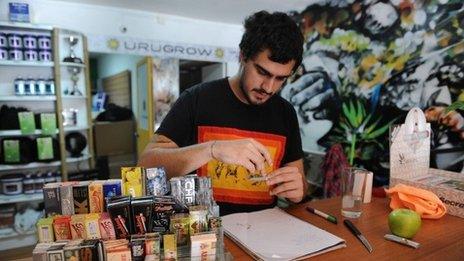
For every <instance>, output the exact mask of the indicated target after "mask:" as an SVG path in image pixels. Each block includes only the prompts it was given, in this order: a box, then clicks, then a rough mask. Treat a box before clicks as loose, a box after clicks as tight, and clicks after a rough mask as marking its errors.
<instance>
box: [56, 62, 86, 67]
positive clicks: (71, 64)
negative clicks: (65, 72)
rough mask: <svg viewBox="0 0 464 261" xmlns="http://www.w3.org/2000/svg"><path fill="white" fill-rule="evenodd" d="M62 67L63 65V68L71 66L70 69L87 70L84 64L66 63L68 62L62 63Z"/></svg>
mask: <svg viewBox="0 0 464 261" xmlns="http://www.w3.org/2000/svg"><path fill="white" fill-rule="evenodd" d="M60 65H61V66H70V67H81V68H85V64H83V63H66V62H61V63H60Z"/></svg>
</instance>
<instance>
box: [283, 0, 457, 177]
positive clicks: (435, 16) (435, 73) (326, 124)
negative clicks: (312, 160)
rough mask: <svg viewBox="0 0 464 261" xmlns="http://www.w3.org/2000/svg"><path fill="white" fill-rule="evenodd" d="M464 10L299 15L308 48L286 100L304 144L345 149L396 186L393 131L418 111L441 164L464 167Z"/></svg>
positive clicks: (353, 8)
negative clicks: (460, 103)
mask: <svg viewBox="0 0 464 261" xmlns="http://www.w3.org/2000/svg"><path fill="white" fill-rule="evenodd" d="M463 8H464V4H463V3H462V1H460V0H422V1H419V0H390V1H374V0H364V1H354V0H325V1H320V2H318V3H317V4H312V5H309V6H308V7H307V8H306V9H305V10H304V11H302V12H291V15H292V17H294V19H295V20H296V21H297V22H298V23H299V25H300V27H301V28H302V30H303V32H304V35H305V38H306V43H305V53H304V58H303V63H302V66H301V67H300V68H299V69H298V71H297V73H296V75H295V76H294V77H293V78H292V79H289V81H288V83H287V84H286V86H285V87H284V88H283V89H282V92H281V95H282V96H283V97H285V98H286V99H288V100H289V101H290V102H291V103H292V104H293V105H294V107H295V109H296V111H297V114H298V117H299V121H300V126H301V135H302V139H303V147H304V148H305V150H307V151H323V150H325V149H327V148H328V147H329V146H330V145H331V144H334V143H342V145H343V147H344V150H345V152H346V155H347V156H348V158H351V161H352V162H353V163H354V164H355V165H358V166H364V167H366V168H368V169H370V170H373V171H375V173H376V180H377V182H381V183H386V182H387V180H388V163H387V162H388V146H389V144H388V133H389V125H390V124H391V123H402V122H404V117H405V116H406V113H407V111H408V110H409V109H411V108H412V107H415V106H418V107H420V108H421V109H422V110H424V111H425V112H426V114H427V118H428V121H430V122H431V123H432V128H433V134H432V135H433V136H432V159H431V164H432V166H434V167H438V168H441V169H448V170H452V171H458V172H460V171H463V166H464V127H463V125H464V118H463V115H462V114H461V113H462V111H461V112H459V111H458V112H456V111H452V112H450V113H448V114H445V113H444V110H445V108H446V107H447V106H449V105H450V104H451V103H452V102H454V101H457V100H464V59H463V58H464V37H463V36H464V9H463Z"/></svg>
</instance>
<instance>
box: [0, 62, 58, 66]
mask: <svg viewBox="0 0 464 261" xmlns="http://www.w3.org/2000/svg"><path fill="white" fill-rule="evenodd" d="M0 65H4V66H32V67H53V66H55V64H54V63H53V62H40V61H38V62H29V61H11V60H2V61H0Z"/></svg>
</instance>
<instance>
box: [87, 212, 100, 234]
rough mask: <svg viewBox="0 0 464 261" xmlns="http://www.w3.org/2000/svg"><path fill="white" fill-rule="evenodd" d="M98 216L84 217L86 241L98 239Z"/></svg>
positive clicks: (88, 215)
mask: <svg viewBox="0 0 464 261" xmlns="http://www.w3.org/2000/svg"><path fill="white" fill-rule="evenodd" d="M99 219H100V214H99V213H90V214H86V215H85V216H84V224H85V232H86V234H87V239H100V238H101V235H100V223H99Z"/></svg>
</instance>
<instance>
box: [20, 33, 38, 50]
mask: <svg viewBox="0 0 464 261" xmlns="http://www.w3.org/2000/svg"><path fill="white" fill-rule="evenodd" d="M23 46H24V49H37V38H35V36H34V35H30V34H26V35H23Z"/></svg>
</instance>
